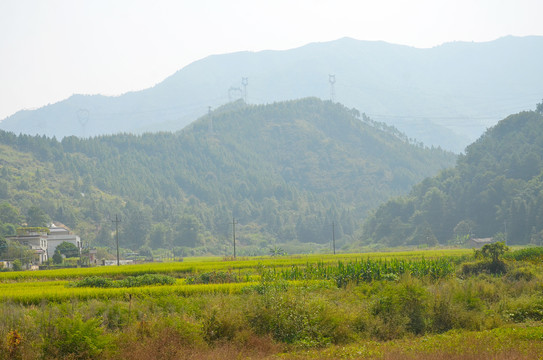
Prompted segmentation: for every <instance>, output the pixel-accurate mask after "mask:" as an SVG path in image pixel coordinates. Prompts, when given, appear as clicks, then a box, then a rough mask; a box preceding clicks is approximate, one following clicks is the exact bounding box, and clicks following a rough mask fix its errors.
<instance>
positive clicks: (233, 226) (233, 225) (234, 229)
mask: <svg viewBox="0 0 543 360" xmlns="http://www.w3.org/2000/svg"><path fill="white" fill-rule="evenodd" d="M237 223H238V222H237V221H236V219H235V218H232V236H233V240H234V259H235V258H236V224H237Z"/></svg>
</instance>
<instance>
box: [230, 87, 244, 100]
mask: <svg viewBox="0 0 543 360" xmlns="http://www.w3.org/2000/svg"><path fill="white" fill-rule="evenodd" d="M242 98H243V91H242V90H241V88H239V87H233V86H232V87H230V89H228V101H229V102H232V101H234V100H238V99H242Z"/></svg>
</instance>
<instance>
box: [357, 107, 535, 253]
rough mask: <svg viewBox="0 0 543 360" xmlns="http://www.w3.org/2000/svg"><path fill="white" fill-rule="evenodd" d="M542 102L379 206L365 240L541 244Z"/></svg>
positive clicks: (490, 131) (368, 222)
mask: <svg viewBox="0 0 543 360" xmlns="http://www.w3.org/2000/svg"><path fill="white" fill-rule="evenodd" d="M542 112H543V105H542V104H539V105H538V107H537V111H533V112H522V113H519V114H516V115H511V116H509V117H507V118H506V119H504V120H502V121H500V122H499V123H498V124H497V125H496V126H494V127H492V128H490V129H488V130H487V131H486V133H485V134H484V135H483V136H481V138H479V139H478V140H477V141H476V142H475V143H473V144H472V145H470V146H468V147H467V149H466V153H465V155H461V156H460V157H459V158H458V160H457V164H456V167H455V168H452V169H448V170H444V171H442V172H441V173H440V174H439V175H437V176H435V177H432V178H428V179H425V180H424V181H422V182H421V183H420V184H418V185H416V186H415V187H414V188H413V190H412V191H411V192H410V194H409V195H408V196H403V197H398V198H394V199H392V200H390V201H388V202H387V203H385V204H384V205H381V206H380V207H379V208H378V209H377V210H376V211H374V212H373V214H372V215H371V216H369V217H368V218H367V220H366V222H365V224H364V226H363V228H364V230H363V234H362V239H363V240H362V241H363V242H366V243H371V242H379V243H383V244H386V245H388V246H396V245H406V244H424V243H429V244H435V243H438V242H439V243H441V244H444V243H448V242H449V243H457V244H462V243H465V241H466V240H468V239H469V238H483V237H491V236H496V237H498V238H500V239H501V240H505V241H507V243H510V244H528V243H533V244H537V245H542V244H543V158H542V156H543V155H542V154H543V116H542Z"/></svg>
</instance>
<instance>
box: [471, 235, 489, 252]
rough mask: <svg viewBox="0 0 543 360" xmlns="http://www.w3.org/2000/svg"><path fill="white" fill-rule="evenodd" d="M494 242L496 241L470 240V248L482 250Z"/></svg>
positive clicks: (485, 239) (487, 239)
mask: <svg viewBox="0 0 543 360" xmlns="http://www.w3.org/2000/svg"><path fill="white" fill-rule="evenodd" d="M493 242H494V239H493V238H491V237H489V238H477V239H469V246H470V247H472V248H475V249H480V248H482V247H483V246H484V245H486V244H492V243H493Z"/></svg>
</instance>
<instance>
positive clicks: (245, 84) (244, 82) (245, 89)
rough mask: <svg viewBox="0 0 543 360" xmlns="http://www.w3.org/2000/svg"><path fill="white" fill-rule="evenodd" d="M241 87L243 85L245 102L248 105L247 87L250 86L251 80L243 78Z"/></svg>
mask: <svg viewBox="0 0 543 360" xmlns="http://www.w3.org/2000/svg"><path fill="white" fill-rule="evenodd" d="M241 85H243V101H245V103H246V104H247V85H249V78H247V77H242V78H241Z"/></svg>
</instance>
